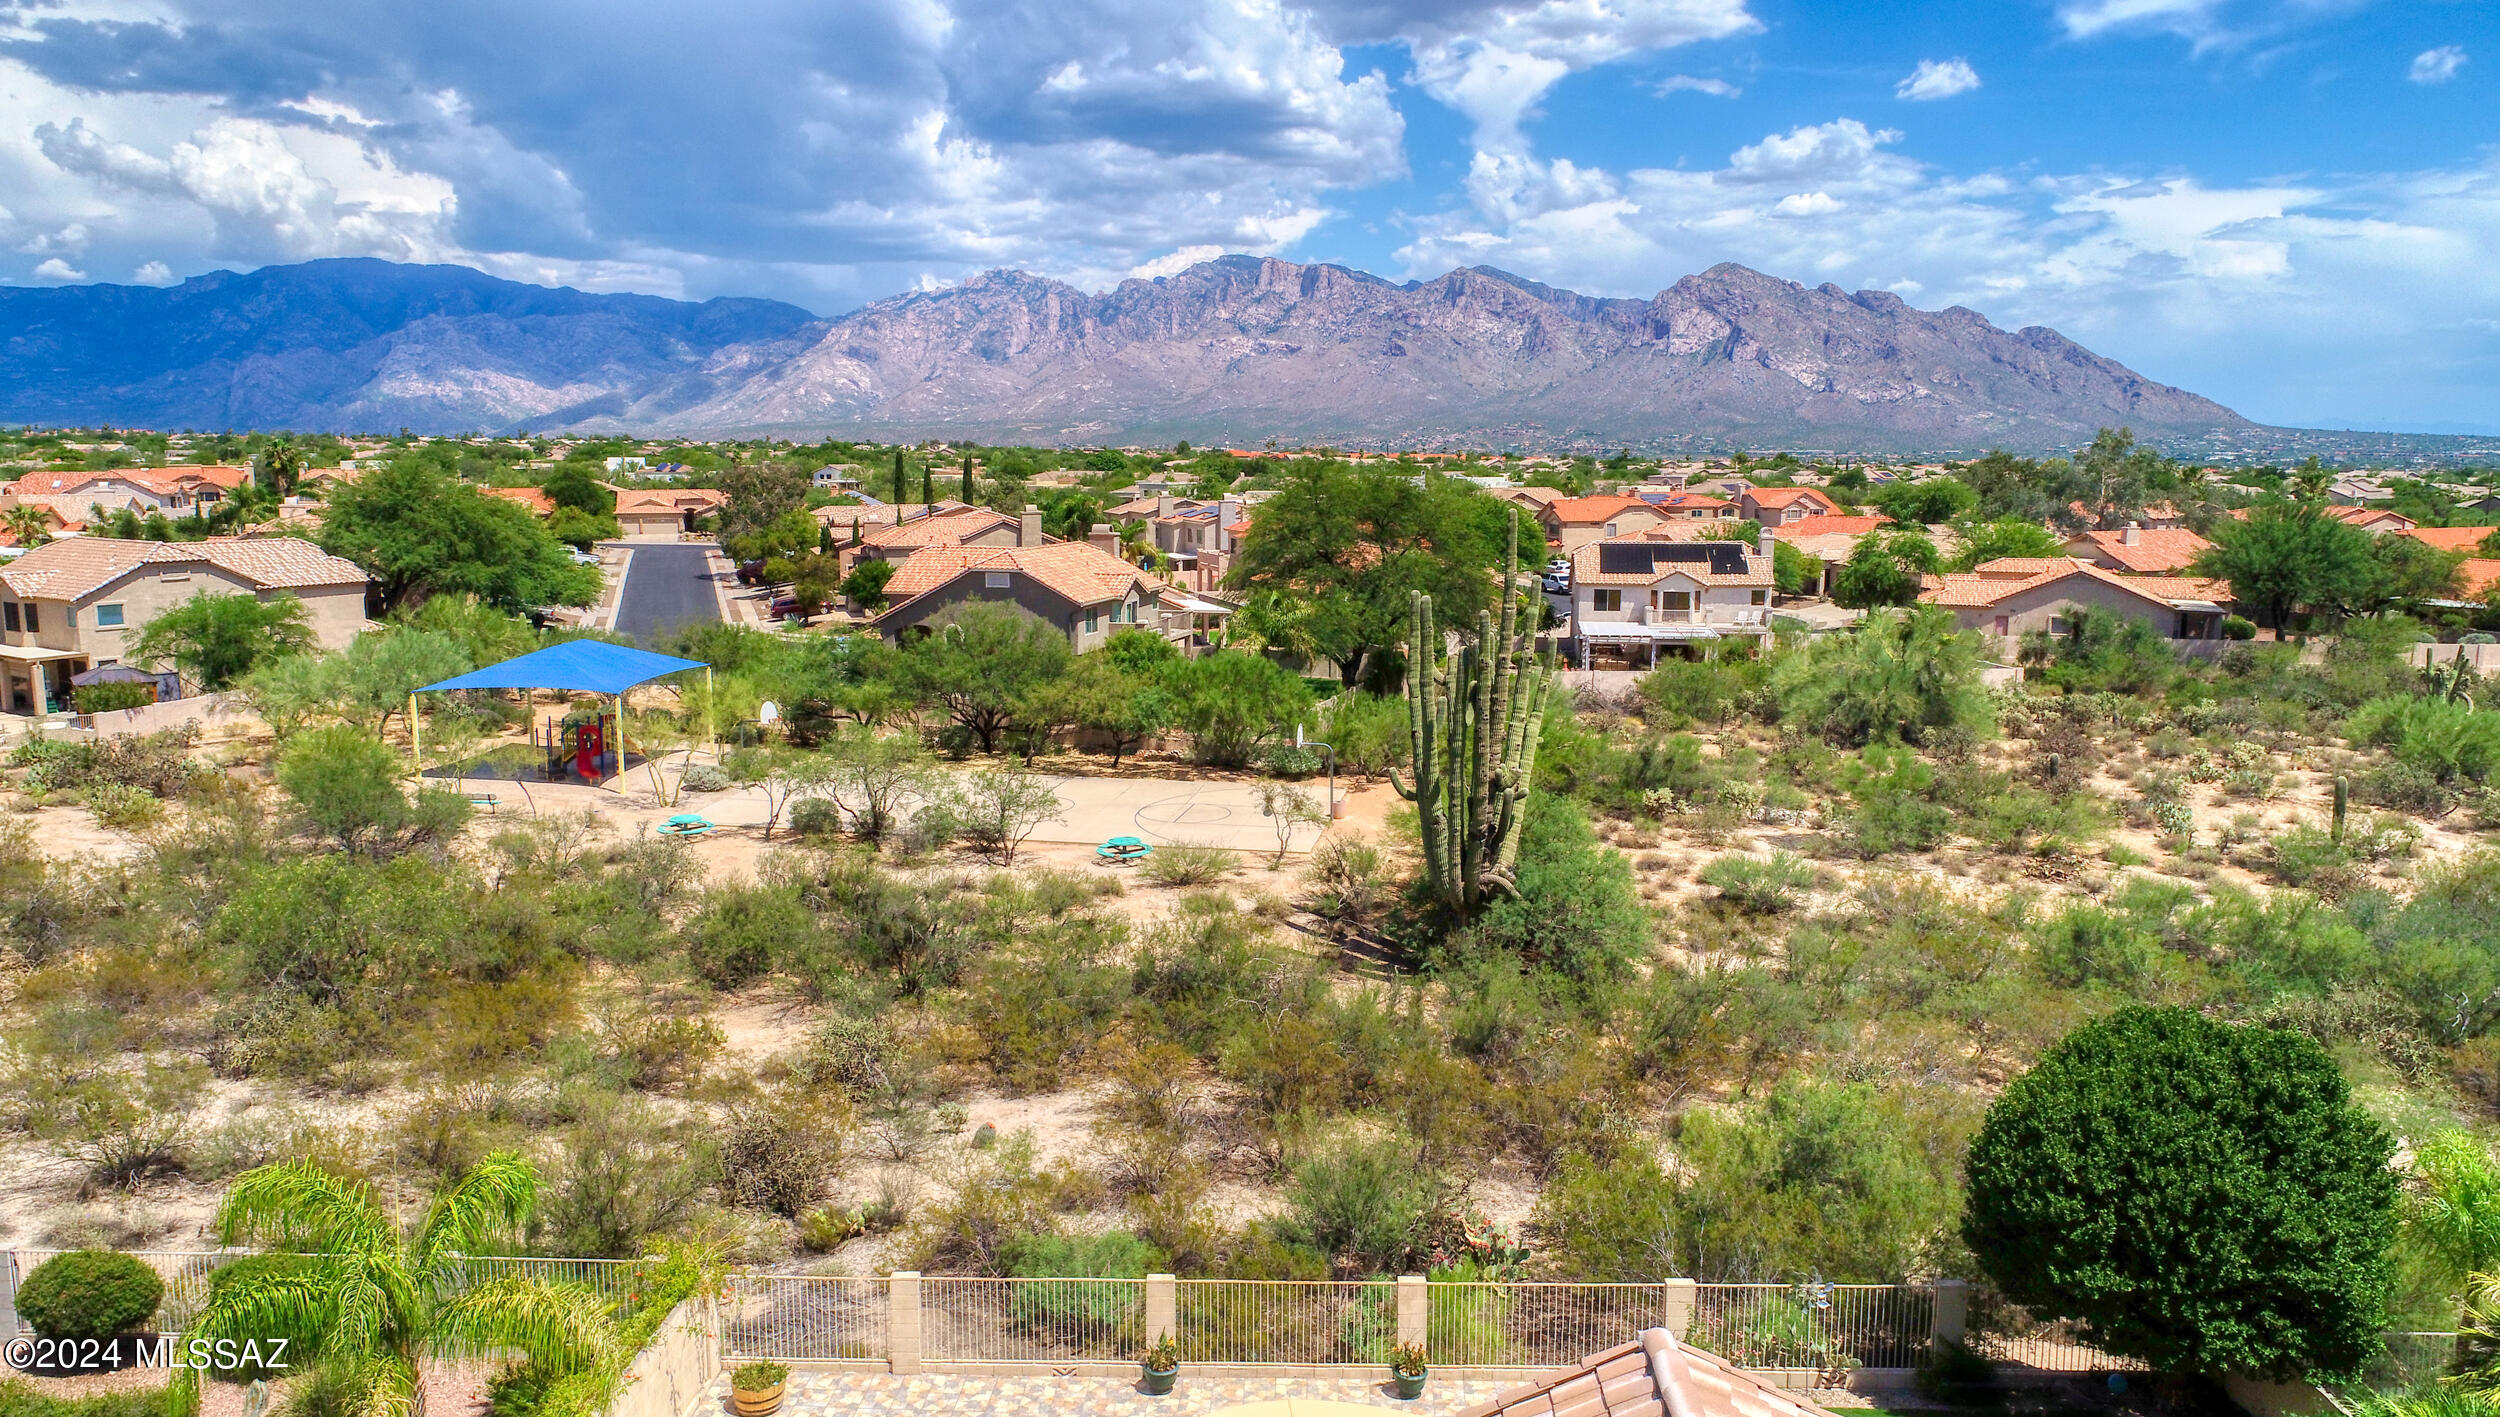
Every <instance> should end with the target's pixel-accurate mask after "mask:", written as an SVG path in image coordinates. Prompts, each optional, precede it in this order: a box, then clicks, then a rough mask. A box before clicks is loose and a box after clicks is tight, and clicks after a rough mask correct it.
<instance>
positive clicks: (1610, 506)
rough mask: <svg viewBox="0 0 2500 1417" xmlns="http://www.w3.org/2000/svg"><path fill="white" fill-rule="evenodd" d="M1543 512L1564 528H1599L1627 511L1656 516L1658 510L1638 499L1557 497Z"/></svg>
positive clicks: (1547, 504) (1546, 505)
mask: <svg viewBox="0 0 2500 1417" xmlns="http://www.w3.org/2000/svg"><path fill="white" fill-rule="evenodd" d="M1545 510H1546V511H1547V512H1549V513H1551V514H1552V515H1553V518H1554V520H1555V521H1556V522H1558V523H1560V524H1562V525H1564V526H1600V525H1603V524H1604V523H1605V522H1606V521H1607V520H1609V519H1610V518H1613V517H1617V516H1620V515H1622V514H1623V513H1625V512H1627V511H1643V512H1648V513H1650V514H1652V515H1656V513H1657V510H1658V509H1657V508H1656V507H1655V506H1653V505H1651V504H1650V503H1648V502H1644V501H1642V500H1641V499H1640V498H1638V497H1558V498H1556V499H1554V500H1553V501H1551V502H1548V503H1546V504H1545Z"/></svg>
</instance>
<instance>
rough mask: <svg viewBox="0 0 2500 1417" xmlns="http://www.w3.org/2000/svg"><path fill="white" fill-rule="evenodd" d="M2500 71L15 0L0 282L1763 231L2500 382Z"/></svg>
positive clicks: (2337, 365)
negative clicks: (317, 269) (353, 262)
mask: <svg viewBox="0 0 2500 1417" xmlns="http://www.w3.org/2000/svg"><path fill="white" fill-rule="evenodd" d="M2496 114H2500V6H2494V5H2492V4H2490V3H2488V0H2483V3H2475V2H2474V0H2410V2H2409V3H2395V0H2378V3H2372V2H2371V0H1999V3H1993V4H1979V3H1954V4H1904V3H1839V0H1821V3H1815V2H1814V0H1345V3H1334V0H1322V2H1320V3H1291V0H841V2H840V3H832V4H827V3H824V0H747V3H731V4H717V5H701V6H698V5H693V4H687V3H667V4H662V3H654V0H614V3H609V4H603V5H601V6H597V7H591V6H585V5H580V4H578V3H573V4H556V3H532V0H498V3H492V4H489V3H483V0H432V3H429V4H426V5H415V6H412V5H407V4H405V3H392V4H379V3H372V0H35V2H34V3H17V2H16V0H0V280H5V281H11V282H17V283H35V284H41V283H65V282H77V281H120V282H138V283H153V284H161V283H166V282H169V281H172V280H175V279H179V278H181V277H183V276H186V275H191V274H196V273H198V272H201V271H205V270H209V269H214V268H217V267H221V266H222V267H227V268H242V267H248V266H252V265H257V264H263V263H268V262H276V261H291V260H303V259H309V258H313V257H319V256H334V255H374V256H382V257H386V258H389V259H394V260H425V261H455V262H461V263H465V264H469V265H474V266H477V267H479V268H481V269H485V270H489V271H493V272H495V273H497V274H501V275H506V276H510V277H513V278H516V279H524V280H534V281H540V282H544V283H565V284H573V285H578V286H582V287H584V288H590V289H607V290H644V291H651V292H655V293H660V294H669V295H683V296H692V297H704V296H711V295H720V294H742V295H771V296H778V297H780V298H783V299H788V300H792V301H795V302H797V303H799V304H802V305H805V306H808V307H809V308H811V309H815V310H818V311H822V312H826V313H835V312H839V311H842V310H846V309H849V308H852V307H855V306H856V305H858V304H860V303H862V302H864V301H867V300H872V299H876V298H879V297H882V296H885V295H889V294H892V293H895V292H897V291H900V290H904V289H908V288H911V287H914V286H933V285H943V284H945V283H948V282H952V281H955V280H959V279H962V278H963V277H965V276H966V275H969V274H971V273H974V272H976V271H980V270H984V269H989V268H992V267H1000V266H1010V267H1018V268H1022V269H1026V270H1031V271H1036V272H1040V273H1044V274H1049V275H1054V276H1058V277H1062V278H1065V279H1068V280H1071V281H1074V282H1076V283H1078V284H1080V285H1083V286H1085V287H1087V288H1090V289H1102V288H1107V287H1108V286H1110V285H1112V284H1114V283H1116V282H1117V281H1119V280H1121V279H1124V278H1128V277H1130V276H1133V275H1137V274H1141V273H1142V274H1153V273H1158V272H1162V271H1168V270H1173V269H1177V268H1179V267H1180V266H1181V265H1184V264H1186V263H1187V262H1188V261H1190V260H1193V259H1199V258H1203V257H1205V256H1208V255H1212V254H1216V253H1218V252H1224V251H1250V252H1255V253H1258V254H1263V255H1273V256H1277V257H1280V258H1284V259H1289V260H1330V261H1340V262H1343V263H1345V264H1348V265H1353V266H1357V267H1360V268H1362V269H1366V270H1371V271H1375V272H1378V273H1380V274H1383V275H1388V276H1392V277H1418V278H1421V277H1430V276H1433V275H1437V274H1439V273H1440V272H1442V271H1444V270H1447V269H1449V268H1450V267H1452V266H1455V265H1468V264H1485V265H1494V266H1500V267H1502V268H1504V269H1507V270H1511V271H1515V272H1518V273H1520V274H1522V275H1527V276H1531V277H1534V278H1536V279H1539V280H1544V281H1547V282H1550V283H1552V284H1556V285H1561V286H1567V287H1570V288H1573V289H1578V290H1583V291H1588V292H1591V293H1599V294H1609V295H1632V296H1646V295H1649V294H1652V293H1655V292H1656V291H1658V290H1659V289H1662V288H1664V287H1665V286H1668V285H1670V284H1672V283H1673V282H1674V281H1675V280H1677V279H1678V278H1679V277H1682V276H1684V275H1687V274H1690V273H1693V272H1696V271H1699V270H1702V269H1705V268H1706V267H1708V266H1710V265H1712V264H1714V263H1716V262H1718V261H1723V260H1727V261H1739V262H1742V263H1744V264H1747V265H1751V266H1754V267H1756V268H1758V269H1762V270H1765V271H1769V272H1771V273H1773V274H1775V275H1780V276H1784V277H1787V278H1789V279H1793V280H1799V281H1804V282H1807V283H1809V284H1817V283H1821V282H1824V281H1832V282H1836V283H1838V284H1840V285H1842V286H1844V287H1848V288H1861V287H1875V288H1883V289H1889V290H1894V291H1897V292H1899V293H1900V294H1901V295H1902V296H1903V297H1904V298H1906V299H1908V300H1909V301H1910V302H1911V303H1912V304H1915V305H1919V306H1922V307H1926V308H1936V307H1940V306H1943V305H1947V304H1964V305H1968V306H1970V307H1972V308H1974V309H1976V310H1979V311H1980V312H1981V313H1983V314H1985V315H1987V316H1988V317H1989V318H1991V319H1993V320H1995V321H1996V322H1997V323H1999V324H2001V325H2006V326H2008V327H2016V326H2021V325H2026V324H2045V325H2050V326H2054V327H2055V328H2057V329H2059V330H2061V331H2062V332H2064V333H2065V334H2067V335H2069V336H2071V337H2073V338H2075V339H2077V340H2079V341H2081V342H2083V343H2084V344H2086V345H2088V346H2090V347H2092V348H2094V349H2096V350H2099V351H2101V352H2103V353H2106V354H2109V355H2111V356H2113V357H2115V358H2118V359H2121V360H2123V361H2125V362H2127V363H2128V364H2130V365H2132V366H2134V367H2135V368H2136V369H2138V370H2139V371H2140V372H2142V373H2144V374H2146V375H2148V376H2150V377H2152V378H2155V379H2159V380H2162V381H2165V382H2169V383H2175V384H2179V385H2182V386H2184V387H2187V388H2190V389H2193V390H2195V391H2197V392H2199V393H2203V394H2207V395H2209V396H2211V397H2214V398H2217V399H2220V400H2222V401H2223V402H2225V403H2227V404H2230V405H2231V406H2233V407H2235V408H2237V409H2239V410H2240V411H2242V412H2243V413H2246V414H2248V415H2249V416H2251V417H2254V418H2258V419H2262V420H2266V421H2272V422H2284V423H2298V424H2309V425H2326V426H2339V427H2340V426H2356V427H2381V428H2409V429H2421V430H2429V431H2451V430H2468V429H2471V430H2478V431H2481V430H2494V431H2500V118H2495V115H2496Z"/></svg>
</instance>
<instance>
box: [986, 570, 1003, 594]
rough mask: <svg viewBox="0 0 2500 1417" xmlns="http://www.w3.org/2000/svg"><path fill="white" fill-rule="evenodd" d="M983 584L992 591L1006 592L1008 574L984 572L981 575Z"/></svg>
mask: <svg viewBox="0 0 2500 1417" xmlns="http://www.w3.org/2000/svg"><path fill="white" fill-rule="evenodd" d="M981 584H982V585H983V586H984V587H985V588H987V589H990V590H1005V589H1006V588H1007V572H1005V571H983V572H982V573H981Z"/></svg>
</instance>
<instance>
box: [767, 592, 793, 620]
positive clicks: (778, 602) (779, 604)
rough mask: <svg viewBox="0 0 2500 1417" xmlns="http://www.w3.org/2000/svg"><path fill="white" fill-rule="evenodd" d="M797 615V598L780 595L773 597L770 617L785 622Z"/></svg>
mask: <svg viewBox="0 0 2500 1417" xmlns="http://www.w3.org/2000/svg"><path fill="white" fill-rule="evenodd" d="M798 613H799V600H798V597H797V596H794V595H781V596H775V597H773V610H772V616H773V618H774V619H776V620H787V619H789V618H790V617H792V616H794V615H796V614H798Z"/></svg>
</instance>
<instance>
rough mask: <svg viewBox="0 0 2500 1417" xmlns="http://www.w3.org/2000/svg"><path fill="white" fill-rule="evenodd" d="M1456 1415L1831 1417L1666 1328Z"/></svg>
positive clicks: (1524, 1416) (1593, 1355) (1518, 1416)
mask: <svg viewBox="0 0 2500 1417" xmlns="http://www.w3.org/2000/svg"><path fill="white" fill-rule="evenodd" d="M1458 1417H1830V1415H1829V1413H1828V1412H1827V1410H1826V1409H1824V1408H1822V1407H1820V1406H1818V1405H1816V1404H1815V1403H1813V1402H1811V1401H1809V1400H1807V1399H1806V1398H1803V1397H1801V1396H1798V1395H1796V1394H1794V1393H1789V1392H1783V1391H1781V1390H1780V1389H1778V1388H1775V1387H1773V1386H1771V1385H1770V1384H1769V1383H1766V1382H1764V1381H1762V1380H1761V1379H1760V1378H1757V1377H1755V1376H1754V1375H1753V1374H1751V1373H1748V1372H1746V1371H1744V1370H1743V1369H1741V1368H1738V1367H1735V1366H1734V1365H1732V1364H1730V1363H1728V1362H1727V1360H1725V1359H1723V1358H1720V1357H1718V1356H1717V1355H1715V1354H1712V1353H1707V1352H1704V1351H1703V1350H1701V1349H1699V1348H1695V1347H1693V1346H1692V1345H1690V1344H1687V1343H1681V1342H1678V1341H1677V1340H1676V1338H1675V1336H1674V1335H1673V1334H1670V1333H1669V1332H1668V1331H1667V1330H1665V1329H1663V1328H1653V1329H1648V1330H1645V1331H1644V1332H1643V1333H1642V1334H1641V1336H1640V1337H1639V1338H1637V1339H1634V1340H1633V1341H1632V1342H1630V1343H1625V1344H1619V1345H1617V1346H1616V1347H1613V1348H1609V1349H1607V1350H1605V1351H1604V1352H1602V1353H1595V1354H1591V1355H1590V1356H1589V1357H1588V1358H1586V1359H1584V1360H1582V1361H1581V1362H1580V1363H1579V1364H1578V1365H1577V1366H1575V1367H1571V1368H1566V1369H1564V1370H1563V1371H1561V1372H1559V1373H1550V1374H1547V1375H1545V1376H1544V1377H1540V1378H1538V1379H1537V1380H1536V1381H1534V1382H1532V1383H1529V1384H1527V1385H1526V1386H1524V1387H1515V1388H1512V1389H1510V1390H1509V1391H1507V1392H1504V1393H1500V1394H1498V1395H1496V1396H1494V1397H1493V1398H1492V1399H1490V1400H1489V1401H1485V1402H1480V1403H1478V1404H1476V1405H1475V1406H1473V1407H1470V1408H1467V1409H1466V1410H1465V1411H1463V1412H1461V1413H1459V1414H1458Z"/></svg>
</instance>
